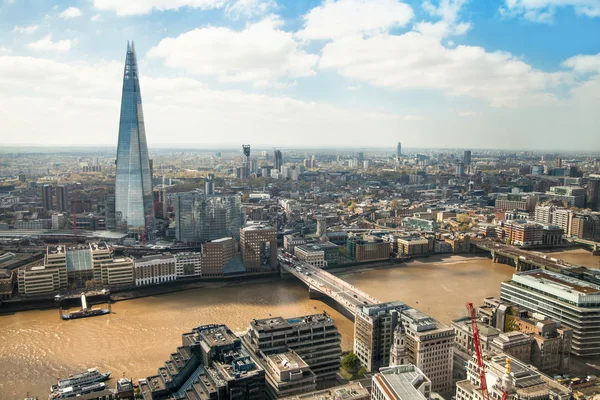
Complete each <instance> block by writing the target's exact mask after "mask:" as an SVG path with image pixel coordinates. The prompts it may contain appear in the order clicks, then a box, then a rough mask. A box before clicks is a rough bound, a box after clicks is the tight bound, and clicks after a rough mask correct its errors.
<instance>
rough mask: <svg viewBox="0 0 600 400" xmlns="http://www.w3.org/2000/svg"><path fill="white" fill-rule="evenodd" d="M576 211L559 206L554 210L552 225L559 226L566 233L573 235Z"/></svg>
mask: <svg viewBox="0 0 600 400" xmlns="http://www.w3.org/2000/svg"><path fill="white" fill-rule="evenodd" d="M574 214H575V213H574V212H573V211H572V210H567V209H564V208H559V209H556V210H553V211H552V225H554V226H558V227H559V228H561V229H562V230H563V232H564V233H565V235H567V236H571V235H572V234H573V233H572V232H571V230H572V226H571V224H572V221H573V216H574Z"/></svg>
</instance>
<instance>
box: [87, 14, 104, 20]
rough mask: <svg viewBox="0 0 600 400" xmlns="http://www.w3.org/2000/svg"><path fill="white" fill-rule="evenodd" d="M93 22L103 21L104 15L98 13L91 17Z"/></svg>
mask: <svg viewBox="0 0 600 400" xmlns="http://www.w3.org/2000/svg"><path fill="white" fill-rule="evenodd" d="M90 21H92V22H102V15H100V14H96V15H94V16H92V17H91V18H90Z"/></svg>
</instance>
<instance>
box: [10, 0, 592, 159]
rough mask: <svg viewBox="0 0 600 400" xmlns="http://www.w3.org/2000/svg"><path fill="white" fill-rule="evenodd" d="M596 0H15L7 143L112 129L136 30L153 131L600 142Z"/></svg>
mask: <svg viewBox="0 0 600 400" xmlns="http://www.w3.org/2000/svg"><path fill="white" fill-rule="evenodd" d="M363 15H369V17H370V18H368V19H364V18H360V17H359V16H363ZM598 15H600V7H599V6H598V4H597V2H595V1H592V0H589V1H565V2H561V5H556V4H555V2H552V1H541V2H535V3H534V2H531V1H528V0H523V1H517V2H514V1H507V2H504V1H494V2H489V3H488V2H485V4H481V2H467V1H461V0H455V1H451V0H441V1H435V2H424V3H422V2H420V1H407V2H400V1H392V0H386V1H381V2H376V3H374V2H367V1H363V0H339V1H325V2H322V3H320V2H319V3H308V2H286V1H281V2H275V1H272V0H269V1H259V0H252V1H248V0H245V1H234V0H228V1H214V2H213V1H210V0H206V1H201V2H197V1H179V2H168V1H167V2H153V1H148V2H143V3H142V2H134V3H123V4H121V2H114V1H112V2H111V1H106V0H95V1H94V2H93V3H86V2H80V1H61V2H59V3H58V4H56V5H46V4H43V3H39V2H36V1H33V0H22V1H16V2H15V1H4V2H2V3H0V22H1V25H2V26H4V28H2V29H0V30H1V31H2V33H3V37H4V38H6V39H5V40H3V41H0V71H1V72H2V74H0V76H2V78H0V82H2V83H3V86H4V88H5V90H3V93H2V94H0V109H2V114H1V115H2V117H3V118H2V121H3V122H2V123H1V124H0V129H1V130H2V131H3V132H8V134H6V135H3V136H2V138H1V139H0V142H2V143H3V144H10V145H15V144H18V143H25V141H24V139H23V138H25V137H26V138H27V143H31V144H38V145H43V144H51V143H54V144H70V145H108V144H113V143H115V142H114V139H112V137H113V136H112V135H111V132H114V130H115V126H116V118H114V115H116V111H115V110H116V109H117V107H118V100H117V99H118V96H117V94H116V93H117V91H118V85H119V83H120V79H119V77H118V76H119V69H120V62H119V61H118V59H119V58H120V57H119V53H120V51H119V50H120V49H121V44H122V43H123V42H124V41H125V40H126V39H128V38H134V39H139V40H138V51H140V52H141V55H142V57H141V64H142V65H143V68H144V70H145V71H148V75H147V77H146V75H145V77H144V79H143V80H144V87H145V98H146V109H147V113H146V114H147V115H146V120H149V126H152V129H151V130H150V131H149V132H148V142H149V144H150V146H151V147H156V146H157V145H160V144H164V143H169V144H171V145H174V146H177V145H180V146H183V145H186V144H198V145H200V144H203V145H206V146H210V147H215V145H216V144H217V143H222V142H223V140H224V138H227V143H228V144H229V143H230V144H231V146H232V147H233V146H236V145H239V143H245V142H248V140H247V136H248V135H251V137H252V139H253V140H252V141H256V142H258V143H272V144H273V145H275V146H278V147H285V146H290V145H294V146H300V147H301V146H313V145H315V143H316V144H319V145H320V146H323V147H330V146H334V145H335V144H336V143H339V142H341V141H343V142H344V143H348V142H351V143H352V144H353V145H354V146H356V147H360V146H362V145H367V144H368V145H371V146H377V147H379V148H383V147H387V146H390V148H392V146H393V144H394V143H396V142H398V141H399V140H400V141H402V143H403V146H405V147H406V148H409V149H410V148H416V147H423V144H424V143H423V142H424V140H425V139H426V141H427V144H432V143H435V144H436V147H440V148H443V147H452V148H473V149H479V148H484V147H485V148H502V149H507V150H516V149H539V150H546V151H548V150H551V149H563V150H567V151H575V150H589V151H594V150H596V149H598V147H597V144H596V141H595V140H594V139H595V134H596V131H597V128H596V127H597V126H598V123H599V122H600V121H599V117H598V115H597V113H596V112H595V110H596V109H597V108H598V105H600V100H599V99H598V97H597V94H596V93H597V92H598V87H600V45H599V44H598V43H597V42H596V41H594V40H593V38H594V37H597V35H595V34H594V33H595V32H596V33H597V32H599V31H600V26H599V24H598ZM338 17H341V18H344V20H345V22H346V23H345V24H344V28H343V29H341V28H334V26H336V24H332V23H331V22H332V21H333V20H332V18H333V19H335V18H338ZM366 21H368V22H366ZM148 27H152V28H148ZM524 37H527V39H528V40H525V41H524V40H522V39H523V38H524ZM213 43H220V46H213V45H212V44H213ZM350 48H351V49H354V51H348V49H350ZM223 49H226V50H227V51H223ZM358 54H360V57H358V56H357V55H358ZM64 82H69V85H64ZM57 94H58V95H57ZM25 104H27V106H25ZM32 108H33V109H35V110H36V118H31V109H32ZM82 132H85V134H82ZM574 137H575V138H576V140H573V138H574ZM253 146H254V145H253ZM344 147H346V146H344Z"/></svg>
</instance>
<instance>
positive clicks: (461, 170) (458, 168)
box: [456, 161, 465, 177]
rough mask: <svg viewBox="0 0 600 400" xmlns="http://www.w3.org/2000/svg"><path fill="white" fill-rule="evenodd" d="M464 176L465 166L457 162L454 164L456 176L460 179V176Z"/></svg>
mask: <svg viewBox="0 0 600 400" xmlns="http://www.w3.org/2000/svg"><path fill="white" fill-rule="evenodd" d="M464 174H465V164H463V163H462V161H459V162H458V163H457V164H456V176H457V177H461V176H464Z"/></svg>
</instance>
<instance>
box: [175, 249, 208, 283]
mask: <svg viewBox="0 0 600 400" xmlns="http://www.w3.org/2000/svg"><path fill="white" fill-rule="evenodd" d="M174 256H175V274H176V275H177V279H179V278H186V277H192V276H201V275H202V253H200V252H193V253H191V252H190V253H176V254H175V255H174Z"/></svg>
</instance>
